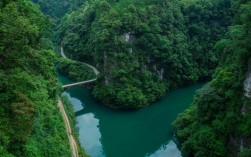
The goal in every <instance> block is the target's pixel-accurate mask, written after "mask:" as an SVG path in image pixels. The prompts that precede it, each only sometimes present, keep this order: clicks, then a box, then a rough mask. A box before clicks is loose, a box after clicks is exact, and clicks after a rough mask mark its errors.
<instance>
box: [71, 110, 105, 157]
mask: <svg viewBox="0 0 251 157" xmlns="http://www.w3.org/2000/svg"><path fill="white" fill-rule="evenodd" d="M76 120H77V123H78V124H77V128H78V129H80V128H81V129H80V130H81V131H80V132H79V140H80V143H81V146H82V147H84V148H85V150H86V151H87V152H88V153H89V154H91V156H92V157H103V156H104V154H103V148H102V144H101V142H100V139H101V134H100V131H99V128H98V126H99V120H98V119H96V118H95V116H94V114H92V113H88V114H84V115H81V116H78V117H76Z"/></svg>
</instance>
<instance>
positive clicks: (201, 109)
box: [174, 0, 251, 157]
mask: <svg viewBox="0 0 251 157" xmlns="http://www.w3.org/2000/svg"><path fill="white" fill-rule="evenodd" d="M235 9H236V10H238V11H236V12H238V14H237V15H236V18H235V22H234V24H233V25H232V26H230V27H229V31H228V33H227V34H226V37H225V38H223V39H221V40H220V41H218V42H217V44H216V46H215V47H216V51H218V52H219V53H222V58H221V59H222V61H221V62H220V65H219V67H218V68H217V70H216V72H215V74H214V77H213V80H212V81H211V82H210V83H208V84H207V85H206V86H205V87H204V88H203V89H201V90H200V91H199V92H198V94H197V96H196V97H195V99H194V102H193V104H192V106H191V107H190V108H189V109H188V110H186V111H185V112H184V113H182V114H181V115H180V116H179V117H178V118H177V120H176V121H175V123H174V125H175V127H176V128H177V136H178V138H179V139H180V140H181V148H182V152H183V153H184V155H185V156H195V157H201V156H207V157H228V156H229V157H231V156H241V157H249V156H251V140H250V139H251V107H250V104H251V99H250V92H251V91H250V83H251V82H250V68H251V67H250V59H251V53H250V52H251V46H250V42H251V31H250V30H251V21H250V18H251V2H250V0H246V1H240V3H237V4H236V5H235Z"/></svg>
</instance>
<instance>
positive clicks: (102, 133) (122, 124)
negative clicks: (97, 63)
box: [61, 79, 202, 157]
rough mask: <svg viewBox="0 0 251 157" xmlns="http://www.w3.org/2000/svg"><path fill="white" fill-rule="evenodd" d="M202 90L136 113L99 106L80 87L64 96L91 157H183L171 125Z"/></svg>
mask: <svg viewBox="0 0 251 157" xmlns="http://www.w3.org/2000/svg"><path fill="white" fill-rule="evenodd" d="M61 80H63V79H61ZM65 80H66V79H65ZM66 83H67V82H66ZM201 86H202V84H197V85H194V86H190V87H185V88H180V89H177V90H174V91H172V92H169V93H167V94H166V95H165V97H163V98H162V99H161V100H160V101H159V102H158V103H156V104H154V105H151V106H149V107H146V108H144V109H142V110H139V111H134V112H128V111H117V110H111V109H109V108H107V107H105V106H104V105H100V104H99V103H98V102H96V101H95V100H94V99H93V98H92V95H91V93H90V91H88V90H87V89H84V88H81V87H75V88H71V89H68V90H67V91H66V92H65V94H66V95H67V97H69V100H70V101H71V102H72V104H73V108H74V111H75V116H76V120H77V123H78V124H77V127H78V130H79V141H80V143H81V146H82V147H84V148H85V150H86V151H87V153H88V154H90V155H91V157H182V155H181V153H180V151H179V149H178V148H177V146H176V144H175V142H173V141H175V139H174V130H173V127H172V125H171V124H172V122H173V120H174V119H175V118H176V116H177V115H178V113H180V112H182V111H183V110H184V109H186V108H187V107H188V106H189V104H190V103H191V101H192V98H193V94H194V93H195V90H196V89H198V88H200V87H201Z"/></svg>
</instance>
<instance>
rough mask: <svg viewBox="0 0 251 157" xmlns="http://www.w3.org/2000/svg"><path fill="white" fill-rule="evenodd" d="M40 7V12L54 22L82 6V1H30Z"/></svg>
mask: <svg viewBox="0 0 251 157" xmlns="http://www.w3.org/2000/svg"><path fill="white" fill-rule="evenodd" d="M32 1H33V2H34V3H37V4H38V5H39V6H40V10H41V11H42V12H43V13H44V14H46V15H48V16H50V17H51V18H52V19H54V20H58V19H60V18H61V17H63V16H64V15H65V14H66V13H70V12H71V11H73V10H74V9H77V8H78V7H79V6H80V5H82V4H83V2H84V0H32Z"/></svg>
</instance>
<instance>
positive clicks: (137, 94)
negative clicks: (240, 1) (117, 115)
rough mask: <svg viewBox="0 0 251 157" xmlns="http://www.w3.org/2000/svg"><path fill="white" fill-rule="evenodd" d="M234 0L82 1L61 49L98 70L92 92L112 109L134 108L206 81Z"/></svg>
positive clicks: (67, 21)
mask: <svg viewBox="0 0 251 157" xmlns="http://www.w3.org/2000/svg"><path fill="white" fill-rule="evenodd" d="M231 6H232V1H225V0H213V1H211V0H206V1H204V0H203V1H202V0H195V1H194V0H189V1H178V0H174V1H155V0H149V1H138V0H130V1H129V0H120V1H104V0H102V1H91V0H89V1H86V3H85V4H84V5H83V6H82V7H80V8H79V9H78V10H77V11H75V12H73V13H71V14H67V15H66V16H65V17H64V18H63V20H62V21H63V22H62V23H61V30H60V31H59V33H58V36H59V38H60V39H61V41H62V43H63V45H64V48H65V50H66V51H67V52H68V53H70V54H71V55H72V56H73V57H74V58H76V59H79V60H83V61H85V62H86V61H87V62H89V63H91V64H93V65H96V67H97V68H98V69H99V70H100V71H101V76H100V78H99V80H98V84H97V85H96V87H95V88H94V91H93V94H94V96H95V97H96V98H98V99H99V100H101V101H102V102H104V103H105V104H107V105H109V106H113V107H118V108H120V107H122V108H138V107H143V106H145V105H148V104H150V103H151V102H153V101H156V99H159V98H160V97H161V96H162V95H163V94H164V93H165V91H166V90H169V89H172V88H175V87H177V86H181V85H185V84H190V83H192V82H196V81H198V80H204V79H207V78H210V77H211V75H212V72H213V69H215V67H216V66H217V64H218V60H217V57H218V56H220V54H217V53H214V52H213V51H212V50H213V47H214V44H215V42H216V41H217V40H218V39H220V37H222V36H223V35H224V33H225V32H226V28H227V26H228V25H229V24H230V23H231V18H232V10H231Z"/></svg>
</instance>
